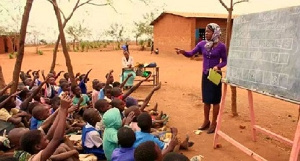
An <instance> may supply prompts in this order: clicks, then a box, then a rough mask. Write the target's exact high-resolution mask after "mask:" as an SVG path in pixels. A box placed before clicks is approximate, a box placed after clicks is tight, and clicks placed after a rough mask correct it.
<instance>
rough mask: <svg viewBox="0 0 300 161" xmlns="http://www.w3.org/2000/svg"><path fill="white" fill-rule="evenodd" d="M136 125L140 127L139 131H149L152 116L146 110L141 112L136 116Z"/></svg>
mask: <svg viewBox="0 0 300 161" xmlns="http://www.w3.org/2000/svg"><path fill="white" fill-rule="evenodd" d="M137 122H138V126H139V127H140V128H141V131H144V132H149V131H150V130H151V126H152V118H151V116H150V115H149V114H148V113H147V112H143V113H142V114H140V116H139V117H138V118H137Z"/></svg>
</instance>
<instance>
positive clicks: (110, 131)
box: [103, 108, 134, 161]
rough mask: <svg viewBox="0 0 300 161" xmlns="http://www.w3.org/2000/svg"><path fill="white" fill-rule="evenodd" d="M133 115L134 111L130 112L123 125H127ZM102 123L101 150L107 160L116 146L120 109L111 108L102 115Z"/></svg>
mask: <svg viewBox="0 0 300 161" xmlns="http://www.w3.org/2000/svg"><path fill="white" fill-rule="evenodd" d="M133 117H134V113H130V114H129V115H128V117H127V118H126V121H125V125H129V124H130V122H131V121H132V118H133ZM103 123H104V125H105V130H104V135H103V150H104V153H105V156H106V159H107V160H108V161H111V155H112V152H113V151H114V150H115V149H116V148H117V147H118V137H117V133H118V130H119V129H120V128H121V127H122V120H121V115H120V111H119V109H117V108H111V109H109V110H108V111H106V112H105V113H104V115H103Z"/></svg>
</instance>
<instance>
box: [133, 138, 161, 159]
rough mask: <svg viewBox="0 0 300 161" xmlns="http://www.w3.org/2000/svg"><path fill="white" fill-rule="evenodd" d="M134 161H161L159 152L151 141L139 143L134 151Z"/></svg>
mask: <svg viewBox="0 0 300 161" xmlns="http://www.w3.org/2000/svg"><path fill="white" fill-rule="evenodd" d="M134 159H135V161H154V160H155V161H161V160H162V154H161V150H160V148H159V147H158V145H156V144H155V143H154V142H153V141H146V142H143V143H141V144H140V145H139V146H138V147H137V148H136V149H135V151H134Z"/></svg>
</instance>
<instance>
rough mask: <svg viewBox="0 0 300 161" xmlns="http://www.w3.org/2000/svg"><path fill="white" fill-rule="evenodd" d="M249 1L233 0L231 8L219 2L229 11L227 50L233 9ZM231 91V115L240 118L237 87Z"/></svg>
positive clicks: (232, 87) (233, 87)
mask: <svg viewBox="0 0 300 161" xmlns="http://www.w3.org/2000/svg"><path fill="white" fill-rule="evenodd" d="M248 1H249V0H239V1H237V2H234V3H233V0H230V7H228V6H227V5H226V4H225V3H224V2H223V0H219V2H220V3H221V4H222V6H223V7H224V8H225V9H226V10H227V11H228V17H227V26H226V40H225V44H226V48H227V50H229V47H230V39H231V31H232V12H233V7H234V6H235V5H236V4H239V3H242V2H248ZM228 54H229V53H228ZM230 89H231V113H232V115H233V116H238V113H237V105H236V87H235V86H230Z"/></svg>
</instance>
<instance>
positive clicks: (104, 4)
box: [87, 2, 110, 6]
mask: <svg viewBox="0 0 300 161" xmlns="http://www.w3.org/2000/svg"><path fill="white" fill-rule="evenodd" d="M87 4H90V5H93V6H107V5H110V3H103V4H96V3H92V2H89V3H87Z"/></svg>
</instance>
